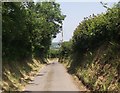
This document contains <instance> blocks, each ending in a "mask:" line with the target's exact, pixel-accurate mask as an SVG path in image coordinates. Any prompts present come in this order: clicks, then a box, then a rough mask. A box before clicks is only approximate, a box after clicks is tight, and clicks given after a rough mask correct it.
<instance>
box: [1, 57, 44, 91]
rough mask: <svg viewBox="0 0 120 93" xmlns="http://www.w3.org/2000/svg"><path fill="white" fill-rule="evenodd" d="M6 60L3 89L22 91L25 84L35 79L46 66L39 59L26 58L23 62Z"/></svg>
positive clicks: (3, 69)
mask: <svg viewBox="0 0 120 93" xmlns="http://www.w3.org/2000/svg"><path fill="white" fill-rule="evenodd" d="M8 63H9V62H4V64H3V68H2V72H3V76H2V82H1V83H0V84H1V86H2V90H3V91H22V90H24V87H25V85H26V84H27V83H28V82H29V81H31V80H33V78H34V76H35V75H36V74H37V72H38V71H39V70H40V69H41V68H42V67H43V66H44V64H43V62H42V61H40V60H38V59H32V60H26V61H22V62H11V64H8Z"/></svg>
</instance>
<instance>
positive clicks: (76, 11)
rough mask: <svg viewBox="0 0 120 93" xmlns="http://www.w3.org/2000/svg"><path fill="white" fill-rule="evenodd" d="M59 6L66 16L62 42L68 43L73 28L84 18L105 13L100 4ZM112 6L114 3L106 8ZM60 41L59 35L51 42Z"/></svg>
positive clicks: (81, 3)
mask: <svg viewBox="0 0 120 93" xmlns="http://www.w3.org/2000/svg"><path fill="white" fill-rule="evenodd" d="M59 4H60V8H61V11H62V13H63V14H64V15H66V18H65V20H64V21H63V40H64V41H69V40H70V39H71V38H72V36H73V32H74V30H75V28H76V27H77V26H78V25H79V23H80V22H81V21H82V20H83V19H84V17H88V16H89V15H92V14H93V13H94V14H100V13H102V12H105V11H106V9H105V8H104V7H103V6H102V4H100V2H59ZM113 4H114V2H111V3H108V6H109V7H111V6H112V5H113ZM61 39H62V38H61V33H60V34H58V35H57V37H56V38H55V39H53V40H52V42H60V40H61Z"/></svg>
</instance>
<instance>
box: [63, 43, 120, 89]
mask: <svg viewBox="0 0 120 93" xmlns="http://www.w3.org/2000/svg"><path fill="white" fill-rule="evenodd" d="M119 50H120V45H118V44H116V43H111V42H109V43H104V44H102V45H101V46H100V47H98V48H96V49H94V50H93V51H92V52H91V51H87V52H86V53H85V54H84V55H83V56H80V55H79V56H78V55H77V56H75V57H74V58H73V59H72V60H70V59H69V58H68V59H64V64H65V66H66V67H67V68H68V71H69V72H70V73H71V74H74V75H76V76H77V77H78V78H79V79H80V80H81V81H82V83H83V84H84V85H85V86H86V87H87V88H88V89H90V90H99V91H120V52H119ZM78 59H79V60H78ZM72 61H74V64H72ZM75 61H77V62H76V64H75Z"/></svg>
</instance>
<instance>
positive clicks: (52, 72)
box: [25, 62, 79, 91]
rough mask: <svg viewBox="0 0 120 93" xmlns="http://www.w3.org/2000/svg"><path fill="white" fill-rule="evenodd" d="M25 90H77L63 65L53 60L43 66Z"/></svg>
mask: <svg viewBox="0 0 120 93" xmlns="http://www.w3.org/2000/svg"><path fill="white" fill-rule="evenodd" d="M25 91H79V88H78V87H77V86H76V85H75V83H74V81H73V79H72V77H71V76H70V75H69V74H68V73H67V71H66V69H65V68H64V66H63V65H62V64H60V63H58V62H53V63H51V64H49V65H47V66H46V67H44V68H43V69H42V70H41V71H40V73H39V74H38V75H37V76H36V77H35V78H34V80H33V81H32V82H30V83H29V84H28V85H27V86H26V88H25Z"/></svg>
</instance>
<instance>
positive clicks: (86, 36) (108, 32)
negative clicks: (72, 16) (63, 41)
mask: <svg viewBox="0 0 120 93" xmlns="http://www.w3.org/2000/svg"><path fill="white" fill-rule="evenodd" d="M72 39H73V47H72V48H73V51H74V52H77V51H79V52H81V53H82V52H85V51H87V50H91V49H94V48H96V47H97V46H99V45H100V44H101V43H103V42H106V41H115V42H118V43H120V3H118V4H116V5H115V6H114V7H113V8H107V12H106V13H102V14H99V15H94V14H93V15H92V16H89V17H86V18H84V20H83V21H82V22H81V23H80V24H79V25H78V27H77V28H76V30H75V32H74V35H73V38H72Z"/></svg>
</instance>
